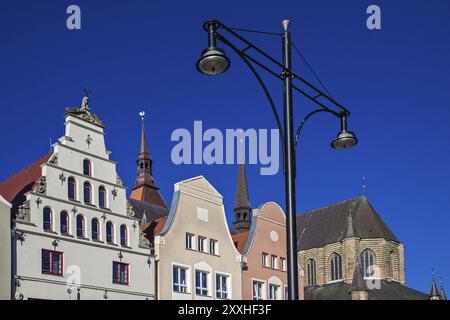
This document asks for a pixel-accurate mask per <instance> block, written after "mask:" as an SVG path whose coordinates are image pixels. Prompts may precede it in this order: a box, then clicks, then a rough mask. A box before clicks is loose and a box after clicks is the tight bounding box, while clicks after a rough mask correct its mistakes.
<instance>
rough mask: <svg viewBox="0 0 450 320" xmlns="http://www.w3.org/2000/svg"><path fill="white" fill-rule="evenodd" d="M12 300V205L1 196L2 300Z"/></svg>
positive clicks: (0, 267)
mask: <svg viewBox="0 0 450 320" xmlns="http://www.w3.org/2000/svg"><path fill="white" fill-rule="evenodd" d="M10 298H11V204H10V203H9V202H7V201H6V200H5V199H4V198H3V197H2V196H0V300H9V299H10Z"/></svg>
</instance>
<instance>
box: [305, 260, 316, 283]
mask: <svg viewBox="0 0 450 320" xmlns="http://www.w3.org/2000/svg"><path fill="white" fill-rule="evenodd" d="M306 275H307V281H308V283H307V286H315V285H316V262H315V261H314V260H313V259H309V260H308V261H307V262H306Z"/></svg>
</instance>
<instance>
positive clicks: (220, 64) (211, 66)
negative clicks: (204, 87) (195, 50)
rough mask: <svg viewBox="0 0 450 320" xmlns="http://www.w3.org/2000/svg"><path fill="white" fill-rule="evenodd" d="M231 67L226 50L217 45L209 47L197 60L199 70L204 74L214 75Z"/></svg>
mask: <svg viewBox="0 0 450 320" xmlns="http://www.w3.org/2000/svg"><path fill="white" fill-rule="evenodd" d="M229 67H230V59H229V58H228V57H227V56H226V54H225V51H223V50H222V49H220V48H217V47H215V46H213V47H209V48H207V49H205V50H203V52H202V56H201V57H200V59H199V60H198V62H197V70H198V71H200V72H201V73H203V74H206V75H210V76H214V75H218V74H221V73H224V72H225V71H227V70H228V68H229Z"/></svg>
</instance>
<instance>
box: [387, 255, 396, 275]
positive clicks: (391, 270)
mask: <svg viewBox="0 0 450 320" xmlns="http://www.w3.org/2000/svg"><path fill="white" fill-rule="evenodd" d="M394 258H395V254H394V251H391V253H390V254H389V265H388V268H389V278H394Z"/></svg>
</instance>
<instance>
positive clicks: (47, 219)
mask: <svg viewBox="0 0 450 320" xmlns="http://www.w3.org/2000/svg"><path fill="white" fill-rule="evenodd" d="M44 230H45V231H52V230H53V212H52V209H50V208H49V207H45V208H44Z"/></svg>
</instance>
